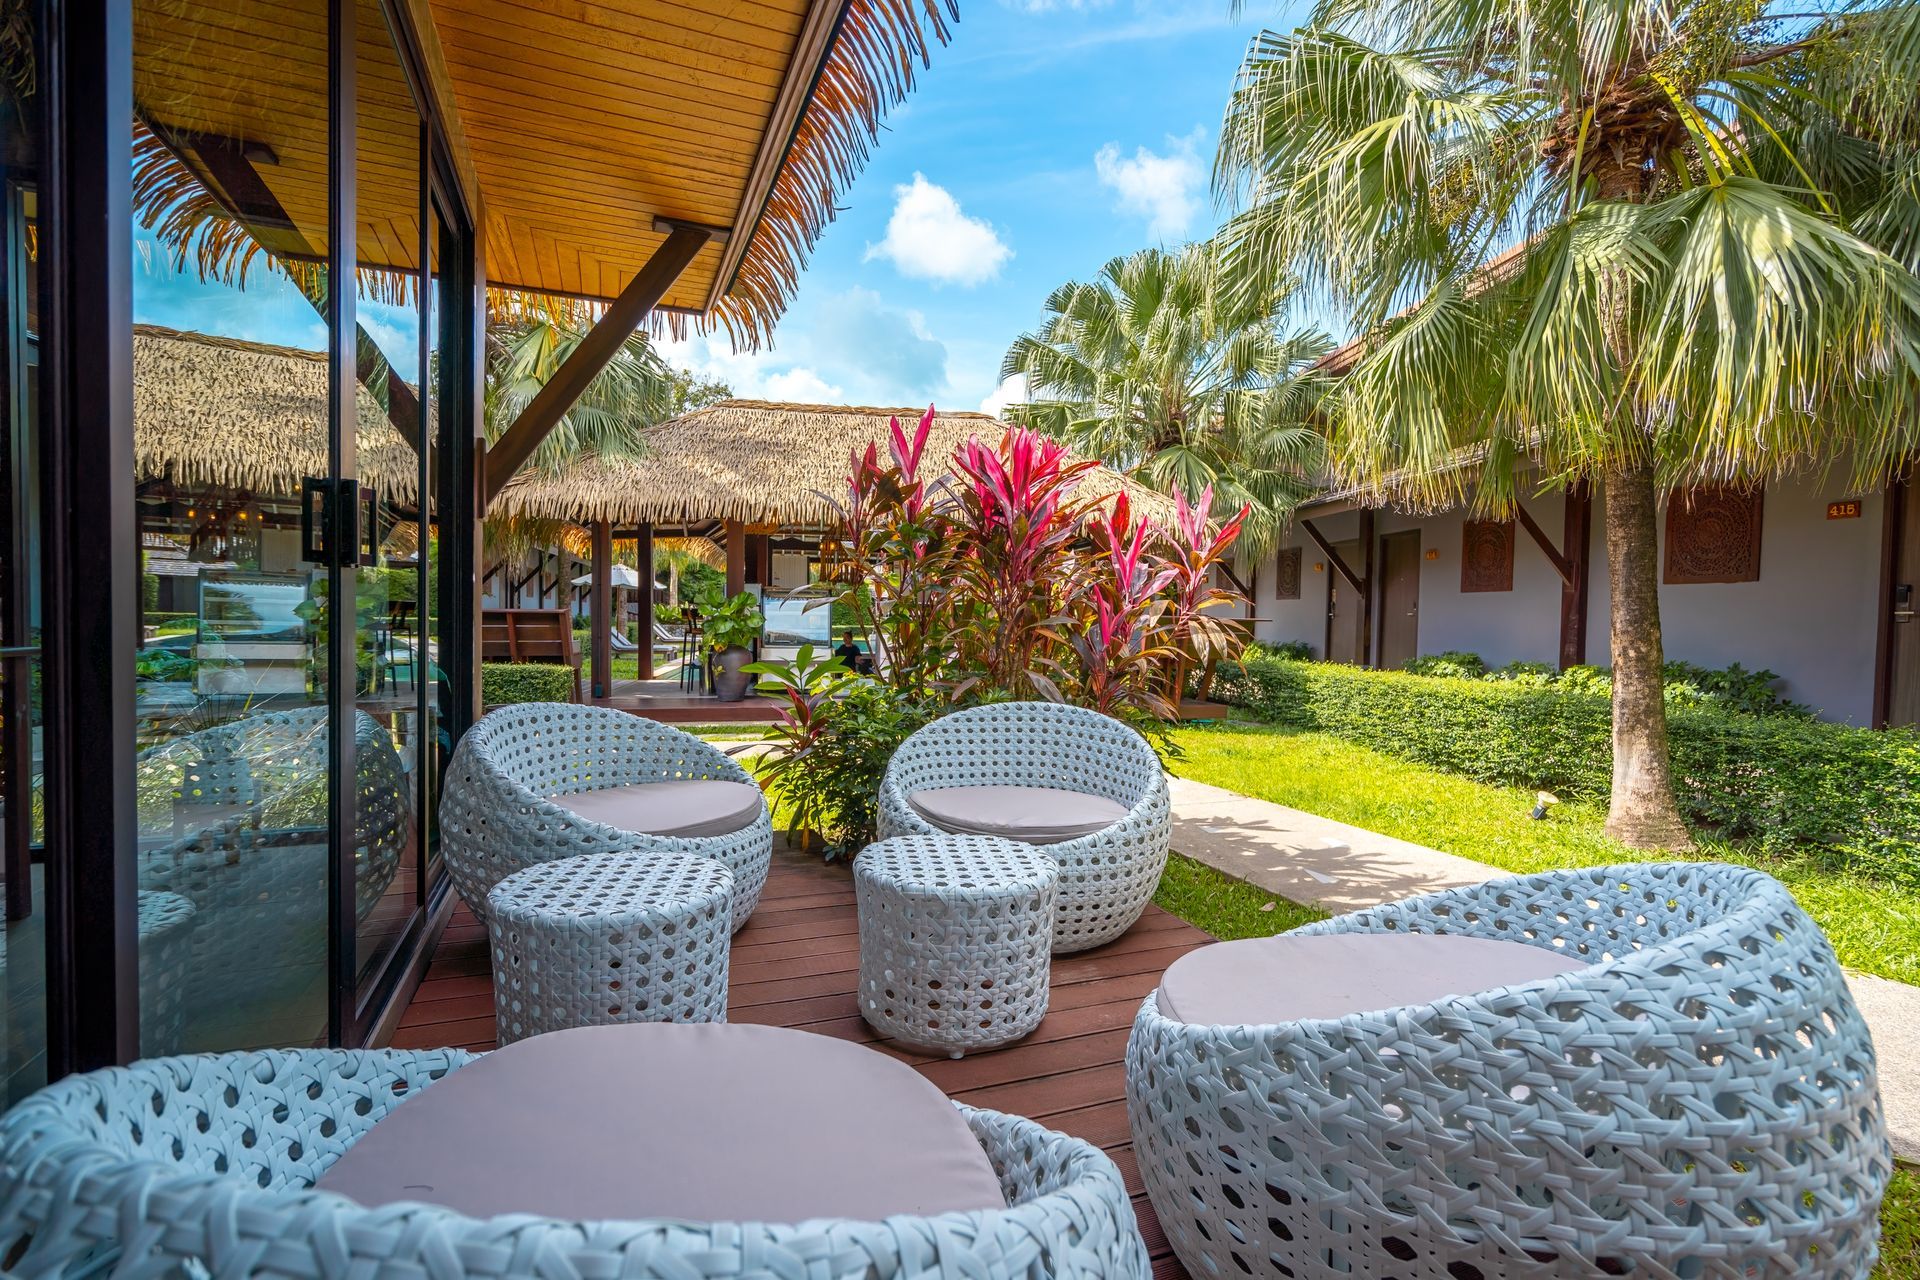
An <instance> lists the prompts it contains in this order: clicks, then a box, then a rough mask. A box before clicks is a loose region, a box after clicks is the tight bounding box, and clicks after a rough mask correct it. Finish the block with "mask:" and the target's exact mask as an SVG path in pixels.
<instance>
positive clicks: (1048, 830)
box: [907, 787, 1127, 844]
mask: <svg viewBox="0 0 1920 1280" xmlns="http://www.w3.org/2000/svg"><path fill="white" fill-rule="evenodd" d="M907 803H908V804H910V805H912V806H913V811H914V812H915V813H917V814H919V815H920V816H921V817H923V818H925V819H926V820H927V821H928V822H931V823H932V824H933V825H934V826H936V827H938V828H940V829H941V830H942V831H951V832H953V833H954V834H955V835H967V836H1003V837H1005V838H1006V839H1008V840H1023V841H1025V842H1026V843H1028V844H1060V843H1063V842H1064V841H1067V840H1078V839H1079V838H1080V837H1081V836H1090V835H1092V834H1094V833H1095V832H1097V831H1105V830H1106V829H1107V828H1108V827H1110V826H1112V825H1113V824H1114V823H1116V822H1118V821H1120V819H1122V818H1124V817H1126V816H1127V806H1125V805H1123V804H1120V803H1118V802H1117V801H1113V800H1109V799H1107V798H1106V797H1105V796H1090V795H1088V794H1087V793H1086V792H1084V791H1066V790H1063V789H1061V788H1059V787H930V788H928V789H926V790H924V791H914V792H910V793H909V794H908V796H907Z"/></svg>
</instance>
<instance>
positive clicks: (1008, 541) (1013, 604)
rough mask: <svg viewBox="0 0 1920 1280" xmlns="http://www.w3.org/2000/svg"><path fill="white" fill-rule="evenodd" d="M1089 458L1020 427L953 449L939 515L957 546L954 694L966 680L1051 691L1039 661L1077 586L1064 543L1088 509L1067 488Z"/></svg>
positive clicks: (1073, 561)
mask: <svg viewBox="0 0 1920 1280" xmlns="http://www.w3.org/2000/svg"><path fill="white" fill-rule="evenodd" d="M1095 465H1097V464H1095V463H1093V462H1084V461H1081V462H1076V461H1071V460H1069V459H1068V457H1067V450H1066V446H1064V445H1062V444H1060V443H1059V442H1058V441H1054V440H1049V439H1047V438H1046V437H1045V436H1042V435H1040V434H1038V433H1037V432H1033V431H1029V430H1026V429H1025V428H1021V427H1015V428H1013V429H1011V430H1010V431H1008V432H1007V434H1006V436H1005V437H1004V438H1003V439H1002V440H1001V442H1000V447H999V448H998V449H992V448H989V447H988V446H986V445H985V444H982V443H981V442H980V440H979V439H977V438H973V439H969V440H968V441H967V442H966V443H965V444H963V445H961V446H960V448H959V450H958V451H957V452H956V453H955V455H954V459H953V469H954V471H955V472H957V473H958V474H959V477H960V480H961V483H960V484H959V485H957V486H956V487H955V488H956V492H955V493H954V495H953V500H952V503H951V505H950V509H949V510H948V512H947V519H948V522H949V524H950V526H951V531H952V534H953V537H954V542H955V546H956V554H955V555H954V556H953V557H952V560H951V565H950V568H951V571H952V574H953V578H952V584H953V591H954V595H955V603H956V605H957V606H958V607H957V609H956V616H955V618H954V622H955V624H956V625H955V629H954V643H955V648H956V655H955V656H956V658H957V659H958V667H959V672H960V680H959V682H958V684H957V685H956V687H955V690H954V692H955V695H956V696H959V695H961V694H964V693H965V692H966V691H967V689H969V688H970V687H971V686H972V685H973V684H974V683H984V684H985V685H986V686H987V687H988V688H990V689H998V690H1005V691H1008V692H1011V693H1014V694H1015V695H1016V696H1017V695H1020V694H1024V693H1027V692H1029V691H1031V690H1036V689H1037V690H1039V691H1040V692H1041V693H1042V694H1044V695H1046V696H1049V697H1058V696H1059V693H1058V689H1057V687H1054V685H1053V681H1052V680H1051V679H1049V678H1048V677H1047V676H1045V675H1044V674H1042V673H1041V670H1040V668H1041V666H1042V665H1043V664H1042V662H1041V661H1040V659H1041V657H1042V656H1043V654H1044V652H1045V649H1046V648H1047V647H1048V646H1049V645H1050V644H1051V643H1053V642H1055V641H1056V640H1057V637H1058V633H1057V632H1056V631H1055V628H1056V627H1058V626H1060V625H1061V624H1063V623H1066V622H1068V621H1069V615H1068V614H1067V613H1066V609H1067V607H1068V606H1070V604H1071V603H1072V602H1073V601H1074V600H1075V598H1076V597H1077V596H1078V594H1079V593H1080V590H1081V587H1080V583H1079V580H1078V579H1079V575H1080V565H1079V563H1078V560H1077V558H1076V557H1075V556H1074V555H1073V554H1072V551H1073V547H1074V543H1075V541H1076V540H1077V539H1078V537H1079V536H1080V524H1081V519H1082V517H1083V516H1084V515H1085V514H1086V513H1087V511H1088V507H1087V505H1086V504H1085V503H1084V502H1081V501H1079V500H1076V499H1075V497H1074V496H1073V495H1074V489H1075V488H1076V487H1077V486H1078V485H1079V483H1080V478H1081V477H1082V476H1084V475H1085V474H1086V473H1087V472H1088V471H1090V470H1092V469H1093V468H1094V466H1095Z"/></svg>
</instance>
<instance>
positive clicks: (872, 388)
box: [659, 288, 984, 405]
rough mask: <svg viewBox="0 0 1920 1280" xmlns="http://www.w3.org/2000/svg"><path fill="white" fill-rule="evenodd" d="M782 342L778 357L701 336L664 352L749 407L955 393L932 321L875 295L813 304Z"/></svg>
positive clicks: (819, 299)
mask: <svg viewBox="0 0 1920 1280" xmlns="http://www.w3.org/2000/svg"><path fill="white" fill-rule="evenodd" d="M777 340H778V343H779V345H778V347H777V349H774V350H764V351H734V350H732V349H731V347H730V346H729V345H728V344H727V342H726V341H725V340H724V339H720V338H713V337H702V336H699V335H693V336H690V337H688V338H687V339H686V340H685V341H682V342H675V341H671V340H668V341H663V342H661V343H659V350H660V353H661V355H663V356H664V357H666V359H667V360H668V361H669V362H671V363H673V364H675V365H678V366H679V367H681V368H683V369H687V370H690V371H692V372H693V373H696V374H699V375H701V376H703V377H708V378H717V379H719V380H720V381H722V382H724V383H726V384H727V386H728V387H730V388H732V390H733V393H734V394H735V395H736V396H739V397H741V398H742V399H746V400H787V401H794V402H801V403H818V404H871V405H924V404H926V403H927V402H928V401H929V400H932V399H935V398H937V397H938V396H940V395H941V394H942V393H943V392H944V391H945V390H946V388H947V381H948V379H947V364H948V351H947V345H946V344H945V343H944V342H942V341H941V340H940V339H938V338H936V337H934V336H933V334H932V333H930V332H929V331H928V329H927V323H926V317H925V316H923V315H921V314H920V313H919V312H918V311H912V310H908V309H905V308H900V307H893V306H889V305H888V304H887V302H886V300H885V299H884V298H882V297H881V296H880V295H879V294H878V293H875V292H874V291H873V290H871V289H860V288H854V289H848V290H847V291H845V292H844V293H830V294H824V295H818V296H815V297H810V298H808V299H807V302H806V305H805V307H804V308H802V307H796V308H795V310H794V312H793V313H792V314H790V315H788V316H787V318H786V319H785V320H784V321H783V322H782V323H781V325H780V330H779V334H778V339H777ZM978 385H984V382H983V383H982V384H978ZM971 394H972V395H977V394H978V392H977V391H976V392H973V393H971ZM969 398H971V395H970V396H969Z"/></svg>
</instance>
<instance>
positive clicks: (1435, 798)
mask: <svg viewBox="0 0 1920 1280" xmlns="http://www.w3.org/2000/svg"><path fill="white" fill-rule="evenodd" d="M1174 737H1175V740H1176V741H1177V742H1178V743H1179V744H1180V747H1181V749H1182V750H1183V751H1184V752H1185V753H1186V755H1185V758H1184V759H1181V760H1179V761H1177V762H1175V764H1174V765H1173V771H1174V772H1175V773H1176V774H1179V775H1180V776H1181V777H1185V778H1193V779H1196V780H1197V781H1200V782H1208V783H1212V784H1213V785H1214V786H1218V787H1226V788H1228V789H1229V790H1232V791H1238V792H1241V793H1242V794H1244V795H1250V796H1258V797H1260V798H1261V799H1263V800H1271V801H1274V802H1275V803H1277V804H1284V805H1288V806H1291V807H1293V808H1296V809H1304V810H1306V811H1308V812H1309V813H1317V814H1320V815H1322V816H1323V817H1328V818H1333V819H1336V820H1338V821H1341V822H1350V823H1352V824H1353V825H1355V826H1357V827H1365V828H1367V829H1368V830H1369V831H1378V832H1380V833H1382V834H1383V835H1390V836H1397V837H1399V838H1400V839H1402V840H1411V841H1413V842H1415V843H1416V844H1424V845H1427V846H1428V847H1430V848H1434V849H1441V850H1444V851H1446V852H1448V853H1453V854H1458V855H1459V856H1460V857H1463V858H1472V859H1473V860H1474V861H1476V862H1485V863H1488V864H1490V865H1492V866H1496V867H1500V868H1503V869H1504V870H1507V871H1516V872H1531V871H1547V870H1551V869H1553V868H1556V867H1580V866H1594V865H1598V864H1603V863H1609V862H1635V861H1641V860H1644V859H1645V857H1646V855H1645V854H1643V853H1639V852H1637V851H1635V850H1631V849H1628V848H1626V847H1625V846H1624V845H1621V844H1619V843H1618V842H1616V841H1613V840H1610V839H1608V838H1607V836H1606V834H1605V832H1604V830H1603V827H1604V824H1605V819H1606V810H1605V808H1604V807H1603V806H1601V805H1598V804H1594V803H1591V802H1569V803H1566V804H1562V805H1558V806H1556V807H1555V808H1554V809H1553V810H1552V812H1551V814H1550V816H1549V817H1548V819H1547V820H1546V821H1544V822H1535V821H1533V820H1532V819H1531V818H1530V817H1528V811H1529V810H1531V809H1532V807H1533V797H1534V793H1533V792H1531V791H1525V790H1521V789H1520V788H1518V787H1497V786H1491V785H1489V784H1487V783H1483V782H1475V781H1473V780H1471V779H1468V778H1462V777H1458V776H1456V775H1454V774H1449V773H1442V772H1440V771H1439V770H1436V769H1429V768H1427V767H1425V766H1424V765H1417V764H1410V763H1408V762H1407V761H1404V760H1398V759H1395V758H1394V757H1392V756H1389V755H1385V754H1383V753H1381V752H1378V751H1374V750H1372V749H1371V748H1368V747H1362V746H1357V745H1355V744H1353V743H1351V742H1347V741H1344V740H1342V739H1340V738H1336V737H1333V736H1331V735H1329V734H1324V733H1311V732H1306V731H1302V730H1296V729H1286V728H1281V727H1278V726H1274V725H1264V724H1259V725H1256V724H1216V725H1196V726H1193V727H1190V728H1185V729H1181V730H1179V731H1177V732H1176V733H1175V735H1174ZM1701 856H1703V857H1710V858H1721V859H1725V860H1727V861H1733V862H1744V863H1748V864H1750V865H1752V866H1757V867H1759V868H1761V869H1762V870H1764V871H1767V872H1769V873H1771V874H1772V875H1775V876H1777V877H1779V879H1780V880H1782V881H1783V882H1784V883H1785V884H1786V885H1787V886H1788V887H1789V888H1790V889H1792V890H1793V893H1794V896H1795V897H1796V898H1798V899H1799V900H1800V904H1801V905H1802V906H1803V907H1805V908H1806V909H1807V912H1808V914H1809V915H1811V916H1813V918H1814V919H1815V920H1817V921H1819V922H1820V927H1821V928H1823V929H1825V930H1826V932H1827V936H1828V937H1829V938H1831V939H1832V940H1833V945H1834V948H1835V949H1836V950H1837V951H1838V952H1839V954H1840V959H1841V962H1842V963H1844V964H1847V965H1849V966H1851V967H1853V968H1855V969H1860V970H1862V971H1864V972H1867V973H1874V974H1879V975H1880V976H1882V977H1886V978H1893V979H1896V980H1898V981H1901V982H1912V983H1920V892H1915V891H1914V890H1912V889H1910V888H1904V887H1901V886H1895V885H1889V884H1885V883H1882V882H1880V881H1876V880H1871V879H1867V878H1865V877H1862V876H1857V875H1849V874H1847V873H1844V872H1840V871H1835V870H1833V869H1831V868H1830V867H1827V866H1823V865H1822V864H1821V862H1820V860H1819V859H1818V857H1817V855H1816V854H1814V853H1812V852H1809V853H1808V854H1807V855H1806V856H1804V857H1799V858H1779V857H1768V856H1766V855H1764V854H1762V853H1760V852H1759V851H1757V850H1752V849H1746V848H1742V847H1741V846H1739V845H1736V844H1727V843H1724V842H1713V841H1707V842H1703V843H1702V846H1701ZM1169 909H1170V910H1171V909H1172V908H1169ZM1202 927H1205V926H1202ZM1268 932H1272V931H1271V930H1269V931H1268Z"/></svg>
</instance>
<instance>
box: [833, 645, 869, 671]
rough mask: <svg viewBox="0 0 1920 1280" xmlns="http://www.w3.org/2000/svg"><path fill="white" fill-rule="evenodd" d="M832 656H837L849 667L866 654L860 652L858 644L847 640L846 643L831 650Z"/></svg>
mask: <svg viewBox="0 0 1920 1280" xmlns="http://www.w3.org/2000/svg"><path fill="white" fill-rule="evenodd" d="M833 656H834V657H836V658H839V659H840V660H841V661H842V662H845V663H846V664H847V665H848V666H849V667H851V666H855V665H856V664H858V663H859V661H860V659H861V658H863V657H865V656H866V655H865V654H863V653H861V652H860V646H859V645H857V644H853V643H850V642H849V643H847V644H843V645H841V646H840V647H839V648H838V649H835V650H834V651H833Z"/></svg>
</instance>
